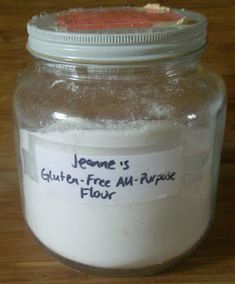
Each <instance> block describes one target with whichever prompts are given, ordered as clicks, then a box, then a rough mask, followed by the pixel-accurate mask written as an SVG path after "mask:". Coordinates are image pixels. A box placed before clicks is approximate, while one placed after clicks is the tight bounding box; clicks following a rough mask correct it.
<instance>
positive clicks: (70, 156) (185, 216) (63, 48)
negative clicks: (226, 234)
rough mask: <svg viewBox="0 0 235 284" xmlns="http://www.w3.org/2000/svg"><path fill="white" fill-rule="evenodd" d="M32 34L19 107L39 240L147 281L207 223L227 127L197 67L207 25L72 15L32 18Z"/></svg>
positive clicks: (108, 11) (20, 144) (147, 14)
mask: <svg viewBox="0 0 235 284" xmlns="http://www.w3.org/2000/svg"><path fill="white" fill-rule="evenodd" d="M120 17H121V18H120ZM81 19H83V21H82V20H81ZM84 19H85V20H84ZM92 19H95V23H94V21H93V20H92ZM111 19H112V21H111ZM136 19H138V20H136ZM140 19H142V22H141V23H142V26H139V25H140ZM146 19H147V20H146ZM130 23H131V26H130ZM143 23H144V24H145V25H144V24H143ZM28 33H29V41H28V50H29V51H30V52H31V53H32V55H33V56H34V57H35V60H34V62H33V63H32V64H31V66H29V67H27V68H26V70H25V71H24V72H23V73H22V75H21V77H20V79H19V81H18V84H17V88H16V91H15V96H14V108H15V118H16V119H15V123H16V147H17V152H18V169H19V177H20V184H21V194H22V204H23V209H24V216H25V220H26V222H27V224H28V226H29V228H30V230H31V231H32V233H33V234H34V236H35V237H36V238H37V239H38V240H39V242H40V243H41V244H43V245H44V246H45V247H46V248H47V249H48V250H49V251H51V252H52V253H54V254H55V255H57V256H58V257H59V258H60V259H62V261H65V262H66V263H68V264H69V265H72V266H75V267H77V268H78V269H79V270H85V271H91V272H96V273H100V274H107V275H117V276H118V275H146V274H151V273H155V272H156V271H159V270H162V269H164V268H166V267H168V266H169V265H171V264H172V263H174V262H176V261H177V260H179V259H181V258H182V257H184V256H185V255H187V254H188V253H190V252H191V251H192V249H194V248H195V247H196V246H197V245H198V243H199V242H200V241H201V239H202V238H203V237H204V235H205V233H206V232H207V229H208V226H209V224H210V222H211V218H212V215H213V211H214V206H215V196H216V187H217V176H218V169H219V161H220V152H221V144H222V138H223V128H224V120H225V89H224V85H223V82H222V80H221V79H220V77H218V76H217V75H216V74H215V73H213V72H211V71H208V70H207V69H205V68H204V67H202V66H201V65H200V64H199V62H198V61H199V57H200V55H201V53H202V50H203V48H204V46H205V42H206V19H205V18H204V17H203V16H202V15H200V14H198V13H194V12H190V11H185V10H169V9H165V8H161V7H159V6H156V5H148V6H146V7H143V8H128V7H120V8H103V9H77V10H69V11H66V12H61V13H55V14H44V15H41V16H36V17H33V18H32V20H31V21H30V22H29V23H28Z"/></svg>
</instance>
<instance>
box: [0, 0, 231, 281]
mask: <svg viewBox="0 0 235 284" xmlns="http://www.w3.org/2000/svg"><path fill="white" fill-rule="evenodd" d="M159 2H160V3H161V4H162V5H165V6H170V7H175V8H186V9H191V10H195V11H198V12H201V13H203V14H204V15H206V16H207V18H208V22H209V27H208V46H207V50H206V52H205V54H204V55H203V59H202V61H203V63H204V64H206V65H208V66H209V67H210V68H211V69H213V70H216V71H217V72H218V73H220V74H221V75H222V76H223V78H224V80H225V83H226V86H227V92H228V115H227V123H226V132H225V140H224V146H223V152H222V165H221V172H220V180H219V194H218V206H217V209H216V215H215V220H214V223H213V226H212V229H211V230H210V232H209V234H208V237H207V239H206V240H205V241H204V242H203V244H202V245H201V247H200V248H199V249H198V250H197V251H196V252H195V253H194V254H193V255H192V256H190V257H188V258H187V259H185V260H183V261H182V262H181V263H180V264H178V265H176V266H175V267H173V268H171V269H169V270H168V271H166V272H164V273H162V274H160V275H158V276H155V277H154V276H153V277H148V278H135V279H124V278H123V279H118V278H116V279H115V278H112V279H111V278H102V277H97V276H91V275H85V274H82V273H78V272H76V271H74V270H72V269H70V268H68V267H66V266H65V265H63V264H61V263H59V262H58V261H57V260H55V259H54V258H53V257H51V256H50V255H48V253H47V252H46V251H45V250H44V249H42V248H41V247H40V246H39V245H38V244H37V243H36V241H35V240H34V239H33V237H32V236H31V235H30V233H29V232H28V230H27V228H26V227H25V225H24V221H23V218H22V213H21V208H20V196H19V191H18V184H17V174H16V165H15V157H14V155H15V154H14V142H13V126H12V118H11V94H12V92H13V89H14V84H15V80H16V78H17V74H18V73H19V72H20V71H21V70H22V69H24V67H25V66H26V65H27V64H28V63H29V62H30V61H31V58H30V56H29V54H28V53H27V51H26V49H25V43H26V40H27V35H26V29H25V25H26V22H27V21H28V20H29V19H30V18H31V17H32V16H33V15H35V14H39V13H40V12H43V11H47V12H50V11H58V10H63V9H68V8H74V7H78V6H80V7H94V6H100V5H102V6H111V5H115V6H117V5H127V4H129V5H137V6H138V5H139V6H143V5H145V4H147V3H148V2H147V1H121V0H120V1H118V0H116V1H115V0H110V1H95V0H90V1H89V0H87V1H79V0H77V1H72V0H67V1H66V0H57V1H56V0H54V1H52V0H46V1H42V0H41V1H40V0H31V1H26V0H16V1H13V0H0V283H1V284H2V283H9V284H12V283H22V284H24V283H40V284H41V283H42V284H47V283H53V284H54V283H59V284H60V283H61V284H62V283H63V284H65V283H66V284H67V283H235V221H234V220H235V113H234V108H235V91H234V90H235V52H234V51H235V0H181V1H177V0H168V1H159ZM192 221H193V220H192Z"/></svg>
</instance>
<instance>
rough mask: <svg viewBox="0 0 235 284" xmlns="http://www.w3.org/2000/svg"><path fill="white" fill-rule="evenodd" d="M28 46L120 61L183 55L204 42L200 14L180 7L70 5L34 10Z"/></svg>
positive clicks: (60, 56)
mask: <svg viewBox="0 0 235 284" xmlns="http://www.w3.org/2000/svg"><path fill="white" fill-rule="evenodd" d="M27 30H28V34H29V37H28V44H27V48H28V50H29V51H30V52H31V53H32V54H33V55H34V56H36V57H40V58H44V59H47V60H53V61H77V62H91V63H92V62H97V63H121V62H138V61H148V60H158V59H162V58H169V57H175V56H180V55H184V54H187V53H190V52H193V51H196V50H199V49H201V48H202V47H203V46H204V45H205V44H206V36H207V21H206V18H205V17H204V16H203V15H201V14H199V13H195V12H192V11H187V10H184V9H166V8H165V7H164V8H162V7H160V6H159V5H157V6H156V4H152V5H147V6H145V7H115V8H95V9H71V10H68V11H63V12H58V13H52V14H45V13H44V14H42V15H39V16H34V17H33V18H32V19H31V20H30V21H29V22H28V24H27Z"/></svg>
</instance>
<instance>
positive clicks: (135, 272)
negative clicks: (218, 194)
mask: <svg viewBox="0 0 235 284" xmlns="http://www.w3.org/2000/svg"><path fill="white" fill-rule="evenodd" d="M210 225H211V222H210V223H209V225H208V227H207V229H206V231H205V233H204V234H203V235H202V237H201V238H200V239H199V240H198V241H197V242H196V243H195V244H194V245H193V246H192V247H191V248H190V249H188V250H187V251H186V252H184V253H182V254H181V255H179V256H177V257H175V258H173V259H171V260H169V261H166V262H164V263H162V264H156V265H152V266H147V267H144V268H127V269H125V268H121V269H119V268H103V267H96V266H90V265H86V264H82V263H79V262H76V261H73V260H70V259H68V258H66V257H63V256H61V255H59V254H57V253H56V252H54V251H53V250H51V249H50V248H48V247H47V246H46V245H45V244H44V243H42V242H41V241H40V240H39V239H38V238H37V236H36V235H35V234H34V232H33V231H32V230H31V228H30V227H29V225H28V224H27V227H28V229H29V230H30V232H31V234H32V235H33V236H34V238H35V240H36V241H37V242H38V243H39V244H40V245H41V246H42V247H44V248H45V249H46V250H47V251H48V252H49V253H50V254H51V255H52V256H54V257H56V258H57V259H58V260H59V261H60V262H62V263H64V264H66V265H67V266H69V267H71V268H74V269H76V270H78V271H80V272H84V273H88V274H95V275H100V276H110V277H135V276H150V275H154V274H157V273H159V272H161V271H163V270H166V269H168V268H170V267H172V266H174V265H175V264H176V263H178V262H179V261H181V260H182V259H184V258H186V257H188V256H189V255H191V254H192V253H193V252H194V251H195V250H196V249H197V248H198V246H199V245H200V244H201V243H202V241H203V240H204V239H205V237H206V235H207V233H208V231H209V229H210Z"/></svg>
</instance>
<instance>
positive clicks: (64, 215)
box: [20, 119, 211, 268]
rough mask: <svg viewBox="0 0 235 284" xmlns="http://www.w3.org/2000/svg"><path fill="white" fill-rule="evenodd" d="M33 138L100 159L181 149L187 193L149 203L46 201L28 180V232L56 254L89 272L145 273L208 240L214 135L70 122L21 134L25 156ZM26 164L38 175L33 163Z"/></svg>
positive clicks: (183, 184) (139, 124) (182, 182)
mask: <svg viewBox="0 0 235 284" xmlns="http://www.w3.org/2000/svg"><path fill="white" fill-rule="evenodd" d="M68 125H69V126H68ZM92 128H93V130H92ZM205 133H207V134H205ZM29 134H31V135H34V136H37V137H39V138H42V139H46V140H50V141H55V142H60V143H64V144H65V145H66V144H71V145H77V146H79V145H80V146H86V147H87V148H86V151H89V152H92V153H93V154H96V155H101V154H106V153H107V151H108V152H109V153H112V154H113V155H117V154H118V153H119V152H120V151H121V152H122V153H127V154H128V153H132V154H133V153H135V154H139V153H143V152H146V153H147V152H152V151H156V152H159V151H164V150H169V149H173V148H176V147H179V146H181V147H182V150H183V154H182V161H181V168H182V175H181V180H180V193H179V194H177V195H176V196H168V197H166V198H163V199H156V200H152V201H149V202H138V203H131V204H130V203H129V204H118V205H112V206H107V205H87V204H76V203H73V202H68V201H65V200H62V199H55V198H52V197H50V196H47V195H45V194H44V193H43V191H42V188H41V186H40V184H39V183H37V182H35V181H34V180H33V179H31V178H30V177H29V176H28V175H27V174H24V178H23V193H24V202H25V216H26V219H27V222H28V225H29V227H30V228H31V230H32V231H33V232H34V234H35V235H36V236H37V238H38V239H39V240H40V241H41V242H42V243H43V244H45V246H47V247H48V248H50V249H51V250H52V251H54V252H56V253H58V254H59V255H61V256H63V257H65V258H67V259H70V260H73V261H75V262H79V263H83V264H86V265H92V266H97V267H103V268H139V267H145V266H150V265H155V264H161V263H164V262H166V261H168V260H171V259H173V258H175V257H177V256H180V255H181V254H183V253H185V252H186V251H188V250H189V249H190V248H191V247H192V246H193V245H194V244H195V243H196V242H197V241H198V240H199V239H200V238H201V237H202V236H203V235H204V233H205V231H206V229H207V227H208V223H209V221H210V212H211V168H210V167H211V137H210V134H209V133H208V131H207V129H203V128H201V129H198V130H195V129H194V130H190V129H187V128H186V127H182V126H179V125H172V124H171V125H167V124H165V123H163V122H159V123H157V124H156V123H155V122H154V123H151V122H144V121H142V122H141V121H139V122H135V123H123V124H116V125H114V124H113V123H112V122H109V123H108V124H107V123H105V122H104V123H103V124H102V123H98V124H94V123H92V124H91V123H90V122H88V121H85V120H82V119H81V120H78V119H75V120H74V121H73V120H72V121H71V120H64V121H61V122H60V123H56V124H54V125H52V126H50V127H47V128H44V129H41V130H40V132H28V131H26V130H23V129H21V131H20V139H21V147H23V148H24V149H26V150H30V147H32V145H31V143H33V142H32V141H33V140H32V141H31V142H29ZM61 147H62V146H61ZM81 149H83V148H81ZM61 150H63V149H61ZM84 151H85V150H84ZM84 154H86V153H85V152H84ZM26 160H27V158H26ZM24 162H25V161H24ZM26 162H27V163H28V164H29V165H30V166H29V168H31V169H32V171H33V170H34V169H33V168H32V167H33V164H31V161H30V159H29V160H28V161H26ZM55 186H56V185H55Z"/></svg>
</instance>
